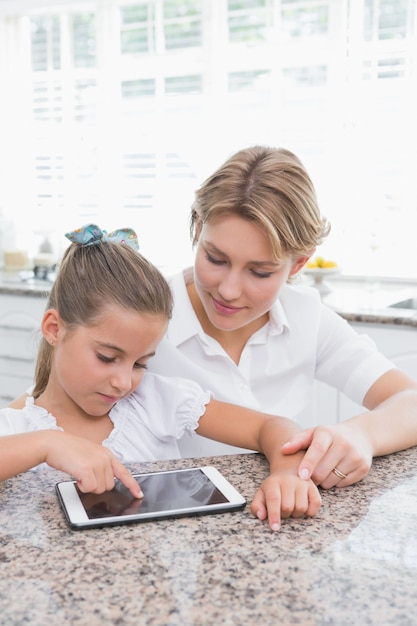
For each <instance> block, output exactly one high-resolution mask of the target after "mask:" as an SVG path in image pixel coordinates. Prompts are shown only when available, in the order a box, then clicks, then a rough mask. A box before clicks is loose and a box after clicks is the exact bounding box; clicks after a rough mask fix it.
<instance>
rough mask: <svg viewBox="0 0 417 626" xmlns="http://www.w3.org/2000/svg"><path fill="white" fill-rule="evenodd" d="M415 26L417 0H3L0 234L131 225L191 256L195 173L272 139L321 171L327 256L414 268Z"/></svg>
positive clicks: (32, 245) (167, 248) (406, 270)
mask: <svg viewBox="0 0 417 626" xmlns="http://www.w3.org/2000/svg"><path fill="white" fill-rule="evenodd" d="M15 4H16V5H18V8H15ZM416 24H417V0H216V1H215V2H214V1H213V2H212V1H209V0H184V1H183V2H177V1H176V0H106V2H96V1H93V0H84V1H83V2H82V3H80V2H75V1H73V0H60V1H59V2H56V1H55V0H51V1H50V4H49V5H48V2H47V0H43V1H42V2H41V3H40V2H39V3H38V2H37V1H36V0H22V1H21V2H19V3H14V2H12V1H11V0H0V80H1V85H2V98H1V99H0V136H1V137H2V141H1V142H0V233H1V231H2V230H3V231H4V230H5V229H6V230H7V233H8V238H9V240H10V241H8V242H7V246H8V247H9V246H11V245H13V244H15V245H16V246H19V247H21V246H24V247H26V248H28V249H29V252H30V254H32V255H34V254H36V252H37V250H38V248H39V245H40V243H41V240H42V238H43V237H44V235H45V234H48V235H49V238H50V239H51V240H52V241H53V242H54V245H55V247H56V249H57V251H58V252H61V251H62V249H63V248H64V247H65V245H66V241H65V239H64V238H63V236H62V234H63V233H64V232H66V230H69V229H72V228H74V227H76V226H78V225H81V224H82V223H85V222H87V221H94V222H97V223H98V224H99V225H101V226H102V227H103V228H106V229H112V228H117V227H119V226H126V225H132V226H133V227H134V228H136V230H137V231H138V234H139V238H140V241H141V249H142V252H143V253H144V254H145V255H146V256H148V257H149V258H150V259H151V260H152V261H154V262H155V263H156V264H157V265H159V266H161V267H167V268H173V269H177V268H179V267H181V266H183V265H185V264H187V263H189V262H190V261H191V259H192V251H191V245H190V242H189V238H188V215H189V209H190V206H191V204H192V201H193V194H194V190H195V188H196V187H197V186H198V185H199V184H200V183H201V182H202V181H203V180H204V179H205V178H206V177H207V176H208V175H210V174H211V173H212V171H213V170H214V169H215V168H216V167H217V166H219V165H220V164H221V163H222V162H223V160H225V159H226V158H227V157H228V156H229V155H230V154H231V153H232V152H234V151H235V150H238V149H240V148H242V147H245V146H248V145H251V144H254V143H261V144H262V143H264V144H268V145H276V146H285V147H286V148H289V149H290V150H293V151H294V152H295V153H296V154H297V155H298V156H299V157H300V158H301V159H302V161H303V162H304V163H305V165H306V167H307V169H308V170H309V172H310V174H311V176H312V178H313V180H314V182H315V185H316V189H317V192H318V197H319V201H320V204H321V207H322V210H323V213H324V214H326V215H327V216H328V217H329V219H330V221H331V222H332V232H331V235H330V237H329V239H328V240H327V241H326V242H325V244H324V246H323V249H322V250H321V252H322V253H323V254H326V255H328V256H332V257H333V258H335V259H336V260H337V261H338V262H339V264H340V265H341V266H342V268H343V270H344V272H345V273H346V274H355V275H361V274H370V273H374V274H376V275H385V276H398V277H410V278H415V277H416V274H417V265H416V263H415V260H416V256H417V255H416V254H415V253H414V250H415V239H416V238H415V233H414V230H413V227H412V224H414V220H415V215H416V209H417V206H416V205H417V195H416V193H415V190H414V188H413V183H414V178H415V172H416V157H415V145H416V143H417V121H416V115H415V111H416V110H417V101H416V91H417V89H416V87H417V85H416V78H417V77H416V71H417V70H416V68H417V45H416V44H417V41H416V31H415V29H416ZM10 233H11V234H10ZM13 233H14V234H13ZM1 246H3V248H4V247H5V244H4V242H3V243H2V239H1V237H0V252H1Z"/></svg>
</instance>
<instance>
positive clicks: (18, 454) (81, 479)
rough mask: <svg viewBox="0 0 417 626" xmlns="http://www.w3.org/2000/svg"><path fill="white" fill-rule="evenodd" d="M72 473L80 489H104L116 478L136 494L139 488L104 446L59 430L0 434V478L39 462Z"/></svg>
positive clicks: (108, 488)
mask: <svg viewBox="0 0 417 626" xmlns="http://www.w3.org/2000/svg"><path fill="white" fill-rule="evenodd" d="M43 462H45V463H47V464H48V465H50V466H51V467H54V468H55V469H57V470H61V471H62V472H65V473H67V474H69V475H70V476H73V477H74V478H75V480H76V481H77V485H78V487H79V488H80V490H81V491H84V492H92V493H103V491H108V490H110V489H112V488H113V487H114V478H115V477H116V478H118V479H119V480H120V481H121V482H122V483H123V484H124V485H125V486H126V487H127V488H128V489H130V491H131V493H132V495H134V496H135V497H136V498H140V497H142V492H141V489H140V487H139V486H138V484H137V482H136V481H135V479H134V478H133V477H132V475H131V473H130V472H129V471H128V470H127V469H126V468H125V467H124V466H123V465H122V464H121V463H120V461H118V460H117V459H116V457H115V456H114V455H113V454H112V453H111V452H110V450H108V449H107V448H104V447H103V446H101V445H99V444H96V443H93V442H91V441H88V440H87V439H83V438H81V437H76V436H74V435H70V434H68V433H63V432H61V431H58V430H39V431H36V432H30V433H21V434H18V435H4V436H2V437H0V480H5V479H6V478H11V477H12V476H16V474H20V473H21V472H25V471H27V470H29V469H31V468H32V467H35V466H36V465H39V464H40V463H43Z"/></svg>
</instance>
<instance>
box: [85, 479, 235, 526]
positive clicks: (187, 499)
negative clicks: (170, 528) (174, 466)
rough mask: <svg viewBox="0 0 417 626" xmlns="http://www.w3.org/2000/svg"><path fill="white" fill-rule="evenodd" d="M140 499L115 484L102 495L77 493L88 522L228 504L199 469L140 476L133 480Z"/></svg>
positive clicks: (120, 485) (118, 484) (119, 484)
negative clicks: (136, 482)
mask: <svg viewBox="0 0 417 626" xmlns="http://www.w3.org/2000/svg"><path fill="white" fill-rule="evenodd" d="M137 480H138V482H139V483H140V486H141V489H142V491H143V493H144V497H143V498H142V499H141V500H138V499H136V498H133V497H132V494H131V493H130V491H129V490H128V489H127V488H126V487H124V486H123V485H122V484H121V483H120V482H119V481H116V485H115V487H114V489H112V491H106V492H105V493H102V494H94V493H81V492H80V491H79V490H78V493H79V496H80V499H81V501H82V503H83V506H84V508H85V510H86V513H87V515H88V517H89V518H90V519H98V518H101V517H118V516H121V515H137V514H138V513H153V512H156V511H170V510H173V509H175V510H178V509H187V508H192V507H195V506H204V505H213V504H221V503H226V502H228V500H227V498H226V497H225V496H224V495H223V494H222V493H221V492H220V491H219V490H218V489H217V487H215V485H213V483H212V482H211V480H210V479H209V478H208V477H207V476H206V474H205V473H204V472H202V471H201V470H200V469H191V470H186V471H181V472H173V473H172V472H169V473H158V474H149V475H143V476H141V477H140V478H138V479H137Z"/></svg>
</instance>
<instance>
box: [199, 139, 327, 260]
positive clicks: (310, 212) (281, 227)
mask: <svg viewBox="0 0 417 626" xmlns="http://www.w3.org/2000/svg"><path fill="white" fill-rule="evenodd" d="M231 214H233V215H238V216H240V217H242V218H244V219H247V220H249V221H252V222H254V223H256V224H258V225H259V226H260V227H261V228H262V229H263V230H264V232H265V233H266V235H267V237H268V239H269V241H270V243H271V247H272V251H273V254H274V256H275V257H276V258H277V259H279V258H281V257H282V256H286V255H289V256H294V257H296V256H302V255H311V254H312V252H313V251H314V248H316V246H318V245H320V244H321V243H322V242H323V240H324V238H325V237H326V236H327V235H328V233H329V230H330V225H329V223H328V222H327V220H326V219H325V218H324V217H322V216H321V214H320V210H319V207H318V204H317V198H316V193H315V190H314V186H313V183H312V181H311V179H310V177H309V175H308V174H307V172H306V170H305V168H304V166H303V164H302V163H301V161H300V160H299V159H298V157H296V156H295V155H294V154H293V153H292V152H290V151H289V150H285V149H283V148H269V147H265V146H253V147H251V148H247V149H245V150H241V151H239V152H237V153H236V154H234V155H233V156H231V157H230V158H229V159H228V160H227V161H226V162H225V163H224V164H223V165H222V166H221V167H220V168H219V169H218V170H217V171H216V172H214V174H213V175H212V176H210V177H209V178H208V179H207V180H206V181H205V182H204V183H203V184H202V185H201V187H200V188H199V189H198V190H197V191H196V193H195V201H194V204H193V206H192V210H191V218H190V234H191V239H192V242H193V245H195V244H196V243H197V241H198V233H199V226H201V225H203V224H205V223H208V222H211V221H213V220H215V219H217V218H219V217H223V216H225V215H231Z"/></svg>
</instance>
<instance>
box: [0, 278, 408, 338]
mask: <svg viewBox="0 0 417 626" xmlns="http://www.w3.org/2000/svg"><path fill="white" fill-rule="evenodd" d="M326 282H327V284H328V285H329V287H330V291H329V293H327V294H324V295H322V299H323V302H325V303H326V304H327V305H328V306H329V307H331V308H332V309H334V310H335V311H337V313H339V314H340V315H341V316H342V317H344V318H345V319H346V320H348V321H350V322H359V323H372V324H390V325H396V326H408V327H412V328H417V309H399V308H392V307H390V304H392V303H394V302H398V301H400V300H406V299H407V298H415V299H417V281H416V282H415V283H413V282H411V281H405V282H404V281H397V282H396V281H389V280H381V281H378V280H371V279H369V280H365V279H362V280H358V279H351V278H349V277H343V278H338V277H337V278H335V279H332V278H329V279H327V281H326ZM300 283H301V284H306V285H308V284H312V280H311V279H310V278H309V277H303V276H301V280H300ZM51 284H52V283H51V282H48V281H44V280H37V279H28V280H25V281H22V280H21V278H20V277H19V273H13V272H5V271H4V270H3V271H1V270H0V294H4V295H13V296H31V297H40V298H46V297H47V295H48V292H49V289H50V287H51Z"/></svg>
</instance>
